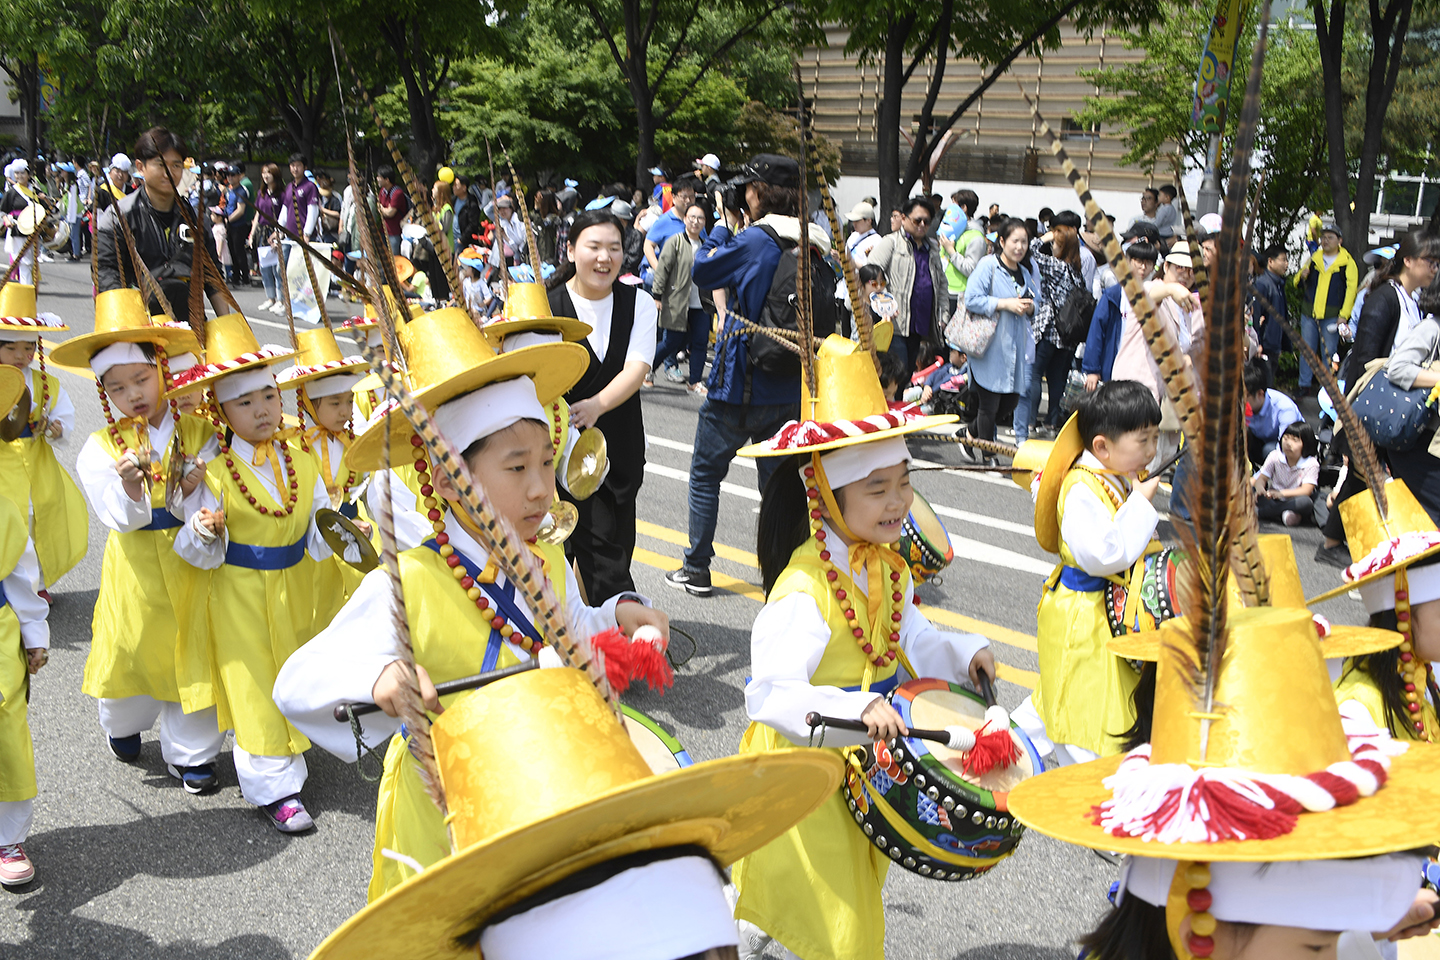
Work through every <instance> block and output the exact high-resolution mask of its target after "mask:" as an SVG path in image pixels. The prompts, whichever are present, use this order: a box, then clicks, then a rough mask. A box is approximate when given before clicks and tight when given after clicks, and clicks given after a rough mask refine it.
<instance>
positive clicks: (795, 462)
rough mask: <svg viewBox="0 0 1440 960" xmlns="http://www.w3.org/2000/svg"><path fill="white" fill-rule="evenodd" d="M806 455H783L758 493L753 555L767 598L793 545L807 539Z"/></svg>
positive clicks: (795, 545) (808, 525)
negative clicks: (803, 473) (803, 470)
mask: <svg viewBox="0 0 1440 960" xmlns="http://www.w3.org/2000/svg"><path fill="white" fill-rule="evenodd" d="M806 459H807V458H806V457H805V456H804V455H803V454H796V455H795V456H793V457H786V458H785V459H784V460H783V461H781V463H780V466H779V467H778V468H777V469H776V470H775V472H774V473H773V474H771V475H770V482H769V483H767V484H765V490H764V492H763V493H761V495H760V520H759V522H758V523H757V525H756V529H755V555H756V556H757V557H758V558H759V559H760V583H761V586H762V587H763V588H764V590H765V595H766V596H767V597H768V596H769V595H770V591H771V590H772V589H773V588H774V586H775V581H777V580H779V579H780V573H781V572H782V571H783V570H784V569H785V567H786V565H787V564H789V563H790V555H791V554H793V553H794V552H795V548H796V547H798V546H800V544H802V543H804V542H805V541H806V540H808V539H810V512H809V508H808V507H807V506H806V496H805V481H803V480H801V479H800V468H801V467H802V466H803V465H804V463H805V461H806Z"/></svg>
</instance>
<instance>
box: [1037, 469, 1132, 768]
mask: <svg viewBox="0 0 1440 960" xmlns="http://www.w3.org/2000/svg"><path fill="white" fill-rule="evenodd" d="M1077 483H1082V484H1084V485H1086V486H1088V487H1090V488H1091V489H1092V490H1093V491H1094V492H1095V495H1096V496H1098V497H1099V498H1100V502H1101V503H1104V504H1106V505H1107V506H1108V507H1109V508H1110V515H1111V516H1112V517H1113V516H1115V514H1116V513H1117V512H1119V510H1120V503H1119V502H1117V501H1116V496H1115V494H1114V493H1113V492H1112V491H1109V490H1108V489H1107V488H1106V486H1105V484H1104V483H1103V482H1102V481H1101V480H1100V479H1099V478H1098V477H1096V476H1095V475H1094V474H1092V473H1090V472H1088V471H1086V470H1080V469H1071V471H1070V472H1069V473H1068V474H1067V475H1066V476H1065V480H1064V482H1063V483H1062V484H1061V486H1060V517H1061V522H1062V523H1063V521H1064V516H1065V498H1066V497H1067V496H1068V495H1069V493H1070V490H1071V488H1072V487H1073V486H1074V485H1075V484H1077ZM1067 566H1071V567H1074V566H1076V563H1075V557H1074V554H1072V553H1071V552H1070V546H1069V544H1066V543H1065V542H1064V541H1061V543H1060V564H1059V565H1058V566H1057V567H1056V568H1055V572H1054V573H1052V574H1051V575H1050V578H1049V579H1048V580H1046V581H1045V588H1044V593H1042V594H1041V595H1040V608H1039V610H1038V611H1037V614H1036V638H1035V639H1036V644H1037V646H1038V647H1039V661H1040V682H1039V683H1037V684H1036V685H1035V691H1034V693H1033V694H1032V695H1031V696H1032V702H1033V703H1034V704H1035V709H1036V711H1037V712H1038V713H1039V714H1040V718H1041V719H1042V720H1044V721H1045V735H1046V736H1047V737H1049V738H1050V739H1051V741H1053V742H1055V743H1068V744H1073V745H1075V746H1077V747H1083V748H1084V749H1086V750H1089V751H1091V752H1093V753H1098V754H1099V755H1101V756H1108V755H1110V754H1115V753H1119V752H1120V751H1121V749H1122V746H1123V744H1122V742H1121V740H1120V735H1121V734H1123V733H1124V732H1125V731H1126V730H1127V729H1129V728H1130V726H1131V725H1132V724H1133V723H1134V722H1135V704H1134V702H1133V700H1132V698H1131V697H1132V694H1133V693H1134V692H1135V685H1136V683H1137V682H1139V679H1140V677H1139V674H1137V673H1136V672H1135V669H1134V668H1133V667H1131V666H1130V664H1129V663H1127V662H1126V661H1125V660H1123V659H1122V658H1120V657H1117V656H1115V655H1114V654H1112V653H1110V651H1109V650H1107V649H1106V644H1108V643H1109V641H1110V638H1111V633H1110V623H1109V621H1108V620H1107V619H1106V617H1105V591H1104V590H1103V589H1101V590H1091V591H1084V592H1082V591H1077V590H1071V589H1070V588H1069V587H1067V586H1065V585H1064V584H1063V583H1061V582H1060V572H1061V570H1062V569H1063V568H1064V567H1067ZM1106 579H1109V580H1114V581H1115V582H1117V583H1122V584H1123V583H1125V579H1124V578H1123V577H1121V576H1117V577H1107V578H1106Z"/></svg>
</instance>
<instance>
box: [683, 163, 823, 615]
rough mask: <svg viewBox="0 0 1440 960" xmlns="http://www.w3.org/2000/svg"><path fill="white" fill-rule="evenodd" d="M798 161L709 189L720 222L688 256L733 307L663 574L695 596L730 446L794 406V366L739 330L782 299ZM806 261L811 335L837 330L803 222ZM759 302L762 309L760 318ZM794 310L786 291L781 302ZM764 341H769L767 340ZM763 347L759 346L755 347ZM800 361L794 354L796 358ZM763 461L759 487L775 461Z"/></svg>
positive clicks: (760, 168)
mask: <svg viewBox="0 0 1440 960" xmlns="http://www.w3.org/2000/svg"><path fill="white" fill-rule="evenodd" d="M803 184H804V179H803V177H802V175H801V172H800V165H799V164H798V163H796V162H795V161H794V160H792V159H790V158H789V157H783V156H778V155H776V154H770V153H762V154H759V155H758V156H756V157H754V158H753V159H752V160H751V161H750V162H749V163H747V164H746V165H745V166H744V168H743V169H742V171H741V173H740V175H739V176H736V177H734V178H732V179H731V180H729V181H727V182H726V183H725V184H723V185H720V186H718V187H716V188H715V189H714V198H715V201H716V204H715V205H716V207H717V208H721V209H724V211H725V220H724V223H721V224H719V225H718V226H716V227H715V228H714V229H713V230H712V231H711V232H710V235H709V237H708V238H707V239H706V240H705V242H704V243H703V244H702V245H701V247H700V249H699V250H698V251H696V254H695V266H694V270H693V273H692V276H693V278H694V282H695V284H696V285H697V286H698V287H699V288H700V289H701V290H716V291H718V290H723V289H725V288H732V289H733V290H734V295H733V296H732V297H731V298H730V301H731V303H732V304H733V306H734V309H733V311H732V312H731V314H730V316H728V317H727V318H726V320H725V323H724V326H723V329H722V330H721V333H720V336H719V338H718V339H717V340H716V343H715V360H714V363H713V364H712V366H711V369H710V379H709V383H708V388H709V394H708V396H707V397H706V398H705V400H704V402H702V403H701V405H700V416H699V420H698V422H697V423H696V425H695V445H694V446H695V450H694V453H693V454H692V455H691V459H690V502H689V507H690V531H689V532H690V546H689V547H688V549H686V551H685V562H684V565H683V566H681V568H680V569H679V570H674V571H672V572H670V573H668V574H666V575H665V580H666V582H668V583H669V584H670V585H671V586H673V587H676V588H677V589H683V590H685V591H687V592H689V593H691V594H693V595H694V596H699V597H703V596H709V595H710V592H711V585H710V561H711V559H712V558H713V557H714V556H715V547H714V537H715V523H716V517H717V515H718V513H719V509H720V481H722V480H724V479H725V475H726V473H727V472H728V471H729V469H730V461H731V460H732V459H733V458H734V456H735V452H736V451H737V450H739V449H740V448H741V447H743V446H745V445H746V444H748V443H754V442H757V441H760V440H764V439H766V438H768V437H770V436H773V435H774V434H775V433H776V432H777V431H779V429H780V428H781V427H782V426H784V425H785V424H786V423H787V422H788V421H790V420H794V419H796V417H797V416H798V414H799V409H800V377H799V374H798V369H797V370H796V371H793V372H792V371H788V370H783V371H780V372H774V371H773V368H772V369H767V368H766V366H765V365H762V363H761V362H757V361H756V359H755V354H756V344H757V343H758V339H759V335H754V336H752V335H748V334H743V335H741V334H738V333H737V331H738V330H739V328H740V326H741V320H742V319H745V320H752V321H754V322H757V323H765V322H768V321H769V320H770V319H774V318H775V314H776V304H777V300H778V301H779V302H781V303H783V302H785V300H786V298H785V296H784V291H781V290H780V289H779V288H778V287H777V288H776V292H777V293H779V294H780V296H779V297H778V298H776V297H773V296H772V292H771V287H772V282H778V281H776V276H777V273H778V272H780V271H779V268H780V267H781V266H782V258H783V257H784V256H785V255H786V254H787V253H790V252H792V251H795V250H796V248H797V246H798V245H799V243H800V239H801V234H800V219H799V213H800V190H801V189H802V188H803ZM808 237H809V241H810V261H809V262H810V267H811V287H812V291H818V292H819V293H818V295H817V294H815V293H812V296H811V305H812V306H811V309H812V310H813V311H814V313H813V315H814V317H815V331H816V334H817V335H819V336H824V335H825V334H826V333H829V332H832V331H833V330H834V328H835V313H836V311H835V301H834V299H833V298H832V297H831V295H830V294H831V292H832V291H833V290H834V287H835V278H834V274H833V272H832V271H831V270H830V268H829V267H827V266H825V265H824V263H823V262H822V260H821V258H822V257H824V256H825V254H826V253H827V252H828V251H829V248H830V241H829V237H828V236H827V235H826V233H825V231H824V230H822V229H821V228H820V227H819V226H817V225H815V224H810V228H809V232H808ZM784 266H785V268H786V269H785V270H784V278H785V280H786V283H787V285H788V286H789V289H790V290H791V291H793V290H794V286H793V283H794V279H793V278H794V277H795V269H796V266H797V264H794V263H791V264H785V265H784ZM767 301H769V306H768V309H769V311H770V312H769V313H768V314H767V312H766V311H767ZM788 302H789V305H790V311H791V316H793V309H794V300H793V294H792V296H791V297H790V299H789V301H788ZM766 346H774V344H767V345H766ZM762 352H763V348H762ZM792 356H793V355H792ZM795 361H796V364H797V367H798V357H797V358H795ZM775 460H776V462H772V461H771V459H766V458H762V460H761V461H760V462H759V463H758V464H757V466H758V467H759V471H758V472H759V484H760V489H762V490H763V489H764V488H765V484H766V483H767V482H768V481H769V479H770V475H771V474H772V473H774V472H775V469H776V467H777V466H778V458H775Z"/></svg>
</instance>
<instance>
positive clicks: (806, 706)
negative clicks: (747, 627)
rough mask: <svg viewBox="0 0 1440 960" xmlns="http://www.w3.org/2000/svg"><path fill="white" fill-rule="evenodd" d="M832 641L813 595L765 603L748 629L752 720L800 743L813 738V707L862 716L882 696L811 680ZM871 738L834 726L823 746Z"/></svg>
mask: <svg viewBox="0 0 1440 960" xmlns="http://www.w3.org/2000/svg"><path fill="white" fill-rule="evenodd" d="M829 643H830V627H829V625H827V624H826V623H825V618H824V617H822V616H821V615H820V608H819V607H818V606H816V605H815V599H814V598H813V597H811V596H809V595H807V594H804V593H792V594H790V595H789V596H787V597H783V598H781V599H780V600H776V601H774V602H772V603H767V604H766V605H765V607H764V609H762V610H761V611H760V613H759V615H758V616H756V618H755V625H754V627H752V628H751V631H750V669H751V670H752V671H753V673H754V676H752V677H751V678H750V682H749V683H747V684H745V711H746V713H748V714H749V715H750V719H751V720H754V721H755V722H757V723H763V724H765V725H766V726H769V727H773V728H774V729H776V730H778V731H779V732H780V733H781V734H782V735H783V736H784V737H785V738H786V739H788V740H789V741H790V742H791V743H794V744H798V745H800V746H804V745H805V744H806V743H808V742H809V739H810V727H809V726H808V725H807V724H806V723H805V715H806V714H808V713H810V712H812V711H814V712H818V713H820V714H823V715H824V716H827V717H835V718H837V719H843V720H859V719H860V714H861V713H863V712H864V711H865V708H866V707H868V706H870V704H871V703H873V702H874V701H876V700H877V699H879V697H880V695H879V694H876V693H862V692H858V691H855V692H851V691H846V690H842V689H840V688H839V687H822V686H814V685H812V684H811V683H810V677H811V675H812V674H814V672H815V668H816V667H818V666H819V665H820V658H821V657H822V656H823V655H824V653H825V648H826V646H828V645H829ZM917 669H918V668H917ZM869 742H870V738H869V737H868V736H867V735H866V734H864V733H852V732H851V731H849V730H833V729H832V730H828V731H826V733H825V744H824V745H825V746H827V747H847V746H855V745H858V744H862V743H869Z"/></svg>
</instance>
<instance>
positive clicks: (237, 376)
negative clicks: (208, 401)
mask: <svg viewBox="0 0 1440 960" xmlns="http://www.w3.org/2000/svg"><path fill="white" fill-rule="evenodd" d="M273 386H275V374H274V373H272V372H271V370H270V365H269V364H268V363H267V364H266V365H265V366H263V367H256V368H255V369H253V370H237V371H236V372H235V373H227V374H226V375H225V376H223V377H221V378H220V379H219V380H216V381H215V399H216V400H218V401H219V402H221V403H229V402H230V401H231V400H234V399H236V398H238V397H243V396H245V394H247V393H254V392H255V391H256V390H263V389H264V388H266V387H273Z"/></svg>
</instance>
